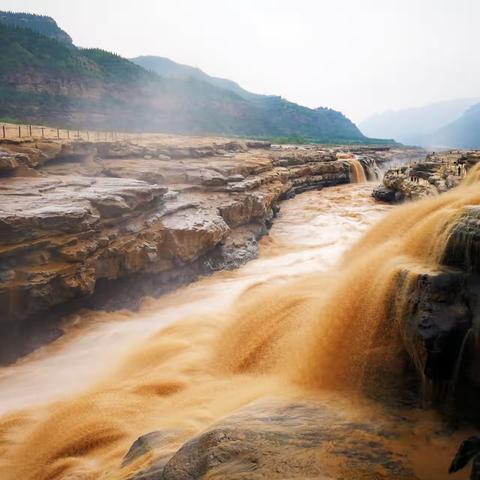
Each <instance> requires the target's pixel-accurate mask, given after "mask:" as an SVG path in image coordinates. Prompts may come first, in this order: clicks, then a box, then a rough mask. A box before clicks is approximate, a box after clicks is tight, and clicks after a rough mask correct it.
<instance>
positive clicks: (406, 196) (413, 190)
mask: <svg viewBox="0 0 480 480" xmlns="http://www.w3.org/2000/svg"><path fill="white" fill-rule="evenodd" d="M478 162H480V152H478V151H461V150H454V151H448V152H441V153H432V154H430V155H428V156H427V157H426V158H425V159H424V160H420V161H418V162H416V163H413V164H411V165H404V166H400V167H398V168H391V169H389V170H387V171H386V172H385V174H384V177H383V185H380V186H379V187H377V188H375V190H374V191H373V194H372V195H373V196H374V197H375V198H376V199H377V200H380V201H383V202H388V203H398V202H403V201H409V200H416V199H419V198H425V197H431V196H434V195H437V194H439V193H443V192H446V191H447V190H449V189H451V188H453V187H456V186H457V185H459V184H460V182H461V181H462V180H463V178H464V177H465V175H466V173H467V172H468V170H469V169H470V168H471V167H472V166H473V165H475V164H476V163H478Z"/></svg>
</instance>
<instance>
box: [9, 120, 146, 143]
mask: <svg viewBox="0 0 480 480" xmlns="http://www.w3.org/2000/svg"><path fill="white" fill-rule="evenodd" d="M140 137H141V134H137V133H126V132H115V131H98V130H78V129H77V130H74V129H66V128H52V127H45V126H39V125H27V124H23V125H20V124H18V125H17V124H12V123H3V124H2V123H0V139H12V140H13V139H22V138H32V139H33V138H35V139H39V138H45V139H49V140H86V141H96V142H100V141H105V142H115V141H119V140H135V139H139V138H140Z"/></svg>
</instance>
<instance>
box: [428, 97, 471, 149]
mask: <svg viewBox="0 0 480 480" xmlns="http://www.w3.org/2000/svg"><path fill="white" fill-rule="evenodd" d="M425 143H427V144H428V145H431V146H439V147H450V148H480V103H477V104H476V105H473V106H472V107H470V108H469V109H468V110H467V111H466V112H465V113H464V114H463V115H462V116H461V117H460V118H459V119H458V120H455V121H454V122H452V123H450V124H448V125H446V126H445V127H443V128H441V129H439V130H437V131H436V132H435V133H434V134H433V135H431V136H429V137H427V138H426V140H425Z"/></svg>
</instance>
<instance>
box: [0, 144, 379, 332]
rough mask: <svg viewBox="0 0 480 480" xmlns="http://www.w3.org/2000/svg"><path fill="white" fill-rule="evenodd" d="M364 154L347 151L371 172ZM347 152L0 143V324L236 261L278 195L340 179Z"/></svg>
mask: <svg viewBox="0 0 480 480" xmlns="http://www.w3.org/2000/svg"><path fill="white" fill-rule="evenodd" d="M382 151H383V150H382ZM374 156H375V151H374V150H372V149H370V150H369V151H368V156H367V155H362V154H361V153H359V154H357V155H356V158H357V159H358V161H360V162H361V163H362V164H363V165H364V166H365V168H367V167H369V168H370V169H371V171H374V169H375V167H376V166H375V162H374ZM364 157H366V158H364ZM352 159H353V154H352V153H349V152H342V151H340V149H339V148H337V149H334V148H332V149H325V148H320V147H303V148H271V146H270V144H268V143H265V142H259V141H251V142H248V141H244V142H243V141H242V142H241V141H230V140H225V139H192V138H186V137H184V138H178V137H177V138H175V137H168V136H158V137H143V139H142V141H141V142H138V143H125V142H97V143H94V142H71V143H59V142H53V141H38V142H37V141H27V140H25V141H16V142H14V141H4V142H1V143H0V306H1V311H2V316H1V321H0V324H1V325H2V327H3V330H5V329H6V330H8V329H9V328H10V327H9V325H12V323H17V322H23V321H25V320H27V319H30V318H34V317H36V316H38V315H39V314H42V312H45V311H47V310H49V309H51V308H52V307H54V306H56V305H61V304H65V303H66V302H69V301H70V300H72V299H75V298H79V297H85V296H90V295H92V294H93V293H94V292H95V293H96V295H97V297H98V298H97V299H99V298H100V297H102V295H103V294H102V292H103V293H106V292H107V290H111V288H110V287H111V285H110V282H111V281H114V280H117V281H118V280H122V282H123V283H122V282H121V283H119V284H118V286H119V287H120V286H123V288H124V293H125V294H124V295H121V297H122V298H123V299H125V300H126V301H127V299H128V301H131V300H132V299H133V298H134V297H135V296H137V298H138V294H144V293H154V294H155V293H160V292H162V291H164V290H165V289H167V288H172V286H175V285H177V284H179V283H181V282H185V281H190V280H192V279H193V278H195V276H198V275H199V274H205V273H208V272H210V271H212V270H216V269H222V268H233V267H235V266H238V265H239V264H241V263H243V262H245V261H247V260H248V259H250V258H253V257H254V256H255V255H256V253H257V249H256V240H257V239H258V238H259V237H260V236H261V235H263V234H264V233H265V232H266V230H267V229H268V227H269V226H270V224H271V222H272V219H273V217H274V216H275V214H276V212H277V211H278V208H279V207H278V204H279V202H280V201H281V200H282V199H284V198H288V197H290V196H292V195H295V194H296V193H299V192H303V191H305V190H309V189H319V188H323V187H326V186H330V185H338V184H341V183H347V182H350V181H351V178H352V168H351V162H352ZM141 276H142V278H143V279H145V278H147V277H148V278H149V279H150V280H153V276H155V281H154V282H153V281H149V282H145V281H140V280H141V278H140V277H141ZM102 285H103V286H104V287H105V288H103V289H102ZM153 285H155V286H154V287H153ZM107 286H108V288H107ZM103 297H105V295H103ZM103 297H102V301H104V300H105V299H104V298H103Z"/></svg>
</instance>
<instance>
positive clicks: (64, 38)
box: [0, 12, 73, 45]
mask: <svg viewBox="0 0 480 480" xmlns="http://www.w3.org/2000/svg"><path fill="white" fill-rule="evenodd" d="M0 23H3V24H4V25H9V26H11V27H17V28H29V29H30V30H33V31H34V32H37V33H40V34H41V35H45V36H46V37H49V38H53V39H55V40H57V41H59V42H63V43H66V44H68V45H72V44H73V41H72V38H71V37H70V35H69V34H68V33H67V32H65V31H64V30H62V29H61V28H60V27H59V26H58V25H57V22H56V21H55V20H54V19H53V18H51V17H47V16H45V15H35V14H33V13H17V12H0Z"/></svg>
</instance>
